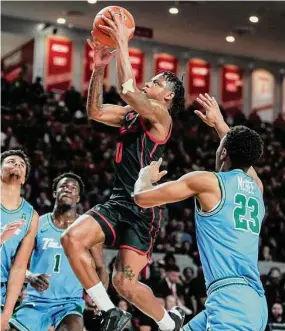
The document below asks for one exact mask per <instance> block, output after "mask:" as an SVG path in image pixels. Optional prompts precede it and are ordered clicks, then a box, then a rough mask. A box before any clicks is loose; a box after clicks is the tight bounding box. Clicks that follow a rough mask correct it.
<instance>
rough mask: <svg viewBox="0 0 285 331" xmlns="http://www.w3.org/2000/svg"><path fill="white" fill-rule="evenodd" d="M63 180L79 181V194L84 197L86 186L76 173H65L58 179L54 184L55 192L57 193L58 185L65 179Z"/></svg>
mask: <svg viewBox="0 0 285 331" xmlns="http://www.w3.org/2000/svg"><path fill="white" fill-rule="evenodd" d="M63 178H72V179H74V180H76V181H77V183H78V184H79V190H80V192H79V194H80V195H82V194H83V193H84V188H85V185H84V183H83V181H82V179H81V177H80V176H78V175H76V174H75V173H73V172H65V173H63V174H62V175H60V176H58V177H56V178H55V179H54V180H53V182H52V190H53V192H55V191H56V188H57V184H58V183H59V182H60V181H61V180H62V179H63Z"/></svg>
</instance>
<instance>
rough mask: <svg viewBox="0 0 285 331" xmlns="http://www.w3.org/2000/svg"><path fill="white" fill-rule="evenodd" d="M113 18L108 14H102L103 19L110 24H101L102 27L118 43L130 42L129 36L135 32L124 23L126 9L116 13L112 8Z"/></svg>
mask: <svg viewBox="0 0 285 331" xmlns="http://www.w3.org/2000/svg"><path fill="white" fill-rule="evenodd" d="M110 14H111V15H112V18H113V20H110V19H109V18H107V17H106V16H104V15H102V19H103V20H104V21H105V22H106V23H107V24H108V25H109V26H104V25H100V29H102V30H103V31H104V32H106V33H107V34H109V35H110V36H111V38H112V39H113V40H114V41H115V42H116V44H117V45H118V44H120V43H121V42H123V43H128V41H129V36H130V35H131V33H132V32H133V29H129V28H127V27H126V26H125V24H124V18H123V17H124V15H125V14H124V11H123V9H121V10H120V13H116V12H114V11H113V10H110Z"/></svg>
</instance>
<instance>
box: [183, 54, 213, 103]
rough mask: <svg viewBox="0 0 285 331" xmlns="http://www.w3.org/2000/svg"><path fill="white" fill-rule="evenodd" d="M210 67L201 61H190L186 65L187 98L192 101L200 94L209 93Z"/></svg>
mask: <svg viewBox="0 0 285 331" xmlns="http://www.w3.org/2000/svg"><path fill="white" fill-rule="evenodd" d="M210 70H211V65H210V63H208V62H207V61H204V60H202V59H191V60H189V61H188V64H187V71H188V98H189V99H190V100H191V101H193V100H195V99H196V98H197V97H198V95H199V94H200V93H202V94H204V93H210V79H211V76H210V74H211V73H210Z"/></svg>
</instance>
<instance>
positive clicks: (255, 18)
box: [249, 16, 259, 23]
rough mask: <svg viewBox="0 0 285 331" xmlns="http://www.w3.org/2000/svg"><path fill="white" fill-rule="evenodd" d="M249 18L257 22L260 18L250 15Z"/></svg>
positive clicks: (252, 21)
mask: <svg viewBox="0 0 285 331" xmlns="http://www.w3.org/2000/svg"><path fill="white" fill-rule="evenodd" d="M249 20H250V22H251V23H257V22H258V21H259V18H258V17H257V16H250V18H249Z"/></svg>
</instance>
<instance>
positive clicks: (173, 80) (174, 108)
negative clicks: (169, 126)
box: [162, 71, 185, 115]
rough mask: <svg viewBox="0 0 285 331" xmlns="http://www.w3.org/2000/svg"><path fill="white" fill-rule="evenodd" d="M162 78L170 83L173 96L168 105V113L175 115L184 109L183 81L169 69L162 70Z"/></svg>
mask: <svg viewBox="0 0 285 331" xmlns="http://www.w3.org/2000/svg"><path fill="white" fill-rule="evenodd" d="M162 74H163V77H164V79H165V80H166V81H167V82H169V83H170V84H171V90H172V91H173V92H174V98H173V100H172V105H171V107H170V113H171V114H173V115H177V114H179V113H180V112H182V111H183V110H184V109H185V89H184V86H183V82H182V81H181V80H180V79H179V78H178V77H177V76H176V75H175V74H174V73H173V72H171V71H164V72H163V73H162Z"/></svg>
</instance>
